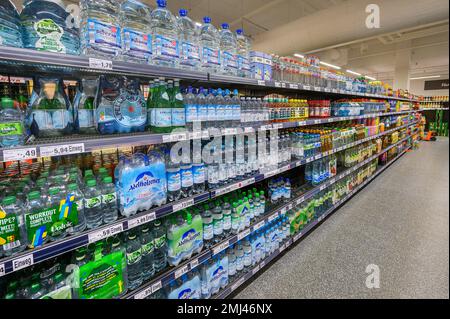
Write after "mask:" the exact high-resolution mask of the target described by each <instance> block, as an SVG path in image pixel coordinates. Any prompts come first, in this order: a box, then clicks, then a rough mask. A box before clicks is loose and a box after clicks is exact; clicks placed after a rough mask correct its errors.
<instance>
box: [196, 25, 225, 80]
mask: <svg viewBox="0 0 450 319" xmlns="http://www.w3.org/2000/svg"><path fill="white" fill-rule="evenodd" d="M203 22H204V23H203V26H202V28H201V30H200V47H201V68H202V69H203V71H205V72H210V73H218V72H219V70H220V62H221V59H220V38H219V32H218V31H217V29H216V28H215V27H214V25H212V24H211V18H210V17H204V18H203Z"/></svg>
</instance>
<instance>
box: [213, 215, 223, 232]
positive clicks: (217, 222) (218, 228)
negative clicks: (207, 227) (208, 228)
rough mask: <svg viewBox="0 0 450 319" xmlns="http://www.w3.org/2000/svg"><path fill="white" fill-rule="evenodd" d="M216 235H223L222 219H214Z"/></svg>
mask: <svg viewBox="0 0 450 319" xmlns="http://www.w3.org/2000/svg"><path fill="white" fill-rule="evenodd" d="M213 232H214V236H219V235H222V233H223V221H222V219H214V221H213Z"/></svg>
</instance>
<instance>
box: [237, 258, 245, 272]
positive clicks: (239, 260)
mask: <svg viewBox="0 0 450 319" xmlns="http://www.w3.org/2000/svg"><path fill="white" fill-rule="evenodd" d="M242 269H244V263H243V258H242V257H236V270H237V271H241V270H242Z"/></svg>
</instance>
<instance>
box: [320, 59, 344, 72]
mask: <svg viewBox="0 0 450 319" xmlns="http://www.w3.org/2000/svg"><path fill="white" fill-rule="evenodd" d="M320 64H322V65H325V66H329V67H330V68H333V69H336V70H340V69H341V67H340V66H337V65H333V64H330V63H326V62H323V61H320Z"/></svg>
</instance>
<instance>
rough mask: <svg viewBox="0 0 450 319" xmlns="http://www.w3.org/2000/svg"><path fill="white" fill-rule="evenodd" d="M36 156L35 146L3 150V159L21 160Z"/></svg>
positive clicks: (6, 160) (7, 160)
mask: <svg viewBox="0 0 450 319" xmlns="http://www.w3.org/2000/svg"><path fill="white" fill-rule="evenodd" d="M36 157H37V151H36V147H27V148H17V149H12V150H4V151H3V161H5V162H9V161H23V160H27V159H32V158H36Z"/></svg>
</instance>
